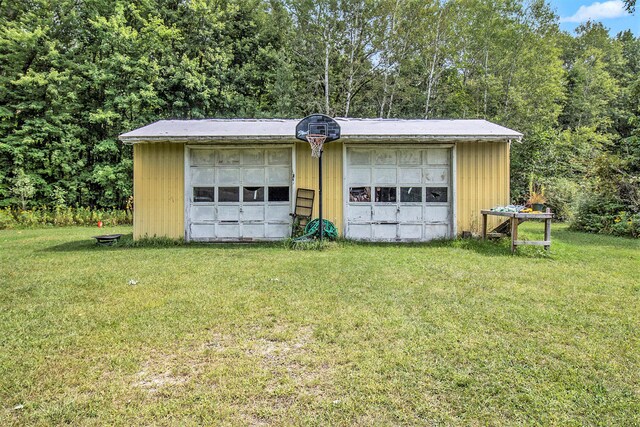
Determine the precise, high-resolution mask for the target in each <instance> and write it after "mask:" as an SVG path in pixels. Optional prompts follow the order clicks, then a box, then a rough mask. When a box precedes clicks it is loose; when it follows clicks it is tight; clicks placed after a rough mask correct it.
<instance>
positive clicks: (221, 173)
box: [217, 168, 240, 185]
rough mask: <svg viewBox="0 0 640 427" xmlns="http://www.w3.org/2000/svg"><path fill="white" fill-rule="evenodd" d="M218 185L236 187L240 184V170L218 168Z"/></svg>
mask: <svg viewBox="0 0 640 427" xmlns="http://www.w3.org/2000/svg"><path fill="white" fill-rule="evenodd" d="M217 173H218V185H238V183H239V182H240V170H239V169H237V168H219V169H218V170H217Z"/></svg>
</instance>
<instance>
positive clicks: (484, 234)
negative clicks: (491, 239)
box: [482, 213, 487, 240]
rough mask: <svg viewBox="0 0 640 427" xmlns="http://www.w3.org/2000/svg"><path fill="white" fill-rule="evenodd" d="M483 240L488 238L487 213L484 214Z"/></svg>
mask: <svg viewBox="0 0 640 427" xmlns="http://www.w3.org/2000/svg"><path fill="white" fill-rule="evenodd" d="M482 240H487V214H485V213H483V214H482Z"/></svg>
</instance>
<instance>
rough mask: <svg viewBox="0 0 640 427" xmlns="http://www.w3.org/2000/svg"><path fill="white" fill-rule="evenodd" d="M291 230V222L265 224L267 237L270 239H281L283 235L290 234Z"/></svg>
mask: <svg viewBox="0 0 640 427" xmlns="http://www.w3.org/2000/svg"><path fill="white" fill-rule="evenodd" d="M290 232H291V226H290V225H289V224H277V223H267V224H266V226H265V237H266V238H269V239H274V238H278V239H281V238H282V236H288V235H289V233H290Z"/></svg>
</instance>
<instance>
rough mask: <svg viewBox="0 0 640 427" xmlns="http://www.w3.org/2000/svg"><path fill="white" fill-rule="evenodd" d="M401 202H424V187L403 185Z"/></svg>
mask: <svg viewBox="0 0 640 427" xmlns="http://www.w3.org/2000/svg"><path fill="white" fill-rule="evenodd" d="M400 202H402V203H422V187H401V188H400Z"/></svg>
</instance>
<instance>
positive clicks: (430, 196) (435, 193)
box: [425, 187, 448, 203]
mask: <svg viewBox="0 0 640 427" xmlns="http://www.w3.org/2000/svg"><path fill="white" fill-rule="evenodd" d="M447 200H448V198H447V187H427V198H426V200H425V201H426V202H431V203H446V202H447Z"/></svg>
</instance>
